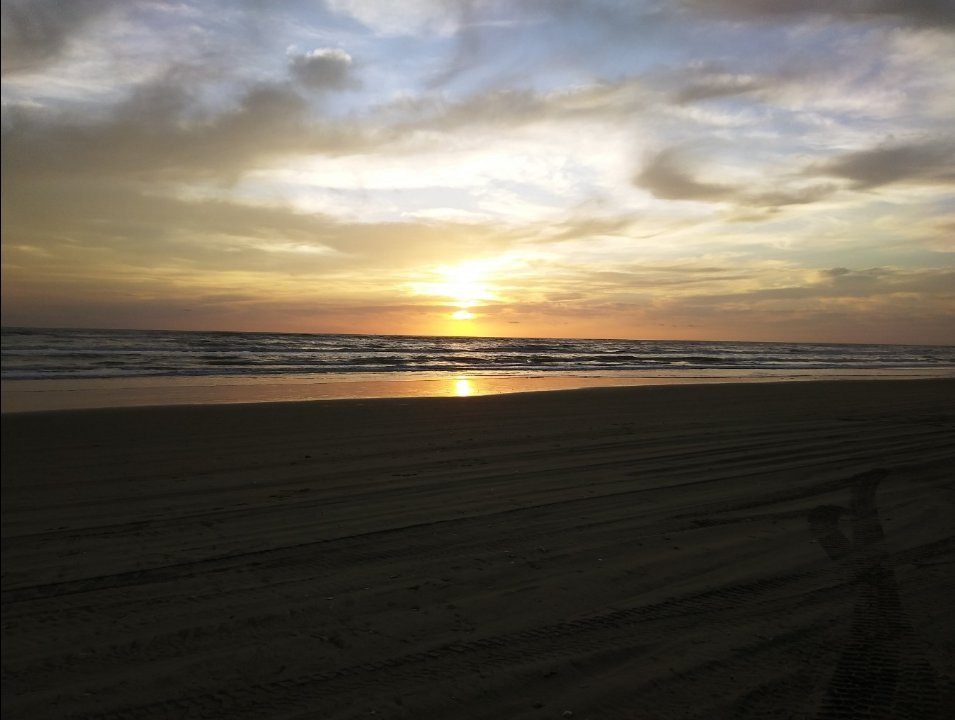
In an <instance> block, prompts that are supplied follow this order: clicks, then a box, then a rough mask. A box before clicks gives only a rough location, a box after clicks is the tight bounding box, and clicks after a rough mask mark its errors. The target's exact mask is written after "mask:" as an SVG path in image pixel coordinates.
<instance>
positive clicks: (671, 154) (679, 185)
mask: <svg viewBox="0 0 955 720" xmlns="http://www.w3.org/2000/svg"><path fill="white" fill-rule="evenodd" d="M691 165H692V163H691V162H690V158H689V157H688V154H687V152H686V151H685V150H684V149H683V148H680V147H672V148H667V149H665V150H663V151H661V152H659V153H657V154H656V155H654V156H653V157H651V158H650V160H649V161H648V162H647V163H646V165H645V166H644V168H643V169H642V170H641V171H640V172H639V173H638V174H637V175H636V177H635V178H634V180H633V181H634V184H635V185H637V186H638V187H642V188H643V189H644V190H647V191H649V192H650V193H651V194H652V195H654V196H655V197H658V198H661V199H663V200H692V201H696V202H709V203H730V204H733V205H736V206H739V207H742V208H745V209H750V210H751V209H757V210H759V212H758V213H757V214H755V215H754V214H751V213H750V214H747V215H745V216H743V217H740V218H737V219H738V220H746V221H760V220H765V219H767V218H768V217H770V216H771V214H772V213H774V212H776V211H778V210H779V209H780V208H783V207H786V206H789V205H808V204H810V203H814V202H819V201H820V200H823V199H825V198H826V197H828V196H829V195H831V194H832V193H833V192H835V191H836V189H837V188H836V186H835V185H833V184H831V183H814V184H810V185H799V186H794V187H783V188H778V189H777V188H774V189H771V190H764V189H753V188H746V187H741V186H737V185H729V184H722V183H713V182H704V181H701V180H698V179H696V178H695V177H694V174H693V171H692V170H691V168H690V166H691Z"/></svg>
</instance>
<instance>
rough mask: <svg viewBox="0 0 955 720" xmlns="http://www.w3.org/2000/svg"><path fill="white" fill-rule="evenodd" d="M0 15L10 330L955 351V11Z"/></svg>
mask: <svg viewBox="0 0 955 720" xmlns="http://www.w3.org/2000/svg"><path fill="white" fill-rule="evenodd" d="M70 7H71V8H72V10H71V12H68V13H67V12H60V11H59V10H58V8H59V5H58V4H56V3H49V2H40V1H39V0H17V1H16V2H9V3H5V4H4V5H3V33H4V34H3V43H2V49H3V65H2V67H3V157H2V162H3V177H2V183H3V189H4V192H3V194H2V203H3V207H2V222H3V226H2V230H3V256H2V261H3V307H2V313H3V317H2V321H3V324H4V325H43V326H54V327H56V326H62V327H71V326H72V327H133V328H170V329H206V330H220V329H221V330H263V331H283V330H287V331H301V332H369V333H396V334H456V335H463V334H476V335H502V336H570V337H628V338H687V339H692V338H699V339H752V340H796V341H798V340H822V341H824V340H828V341H846V342H857V341H862V342H870V341H871V342H926V343H955V323H953V322H952V318H953V317H955V263H953V252H955V240H953V238H955V190H953V188H955V133H953V132H952V129H951V124H952V123H951V119H952V117H955V10H953V9H951V6H950V4H947V3H919V2H913V3H898V2H889V1H888V0H866V2H861V3H832V4H831V8H830V5H829V4H825V3H783V2H766V3H754V2H751V1H750V0H719V1H718V2H717V1H715V0H714V1H713V2H703V0H700V1H699V2H697V1H696V0H691V1H689V2H680V3H675V2H674V3H669V2H656V1H655V0H638V1H636V2H627V3H621V2H611V1H610V0H579V1H577V2H566V3H565V2H561V3H549V2H537V1H536V0H515V1H514V2H507V3H501V2H493V1H490V0H478V1H476V2H468V3H446V2H437V1H436V0H420V1H419V2H408V3H386V2H367V1H364V0H362V1H359V0H328V1H327V2H325V3H234V2H225V0H222V1H221V2H218V1H217V0H209V1H208V2H201V3H200V2H192V1H191V0H186V2H181V3H163V2H156V1H155V0H133V1H129V2H125V1H124V2H120V1H119V0H104V1H103V2H91V3H74V4H71V5H70Z"/></svg>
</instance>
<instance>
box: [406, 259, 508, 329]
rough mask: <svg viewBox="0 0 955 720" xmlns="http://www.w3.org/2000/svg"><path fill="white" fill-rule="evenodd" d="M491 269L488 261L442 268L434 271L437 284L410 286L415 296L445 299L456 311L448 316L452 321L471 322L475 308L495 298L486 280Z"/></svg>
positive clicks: (491, 266) (492, 268)
mask: <svg viewBox="0 0 955 720" xmlns="http://www.w3.org/2000/svg"><path fill="white" fill-rule="evenodd" d="M494 268H495V263H494V262H492V261H487V260H470V261H466V262H462V263H458V264H457V265H442V266H441V267H438V268H436V269H435V270H434V273H435V274H436V275H437V276H438V277H437V281H436V282H430V283H413V284H412V286H411V287H412V290H413V291H414V292H415V293H416V294H421V295H435V296H438V297H442V298H445V299H446V300H447V302H448V304H450V305H451V306H453V307H455V308H457V310H455V311H454V312H452V313H451V318H452V319H453V320H473V319H474V318H476V317H477V314H476V313H474V312H473V310H474V309H475V308H477V307H480V306H481V305H482V304H483V303H485V302H487V301H490V300H496V299H497V296H496V294H495V292H494V290H493V287H492V285H491V281H490V279H489V276H490V274H491V273H492V272H493V270H494Z"/></svg>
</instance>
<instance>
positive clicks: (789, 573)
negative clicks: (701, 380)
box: [2, 380, 955, 720]
mask: <svg viewBox="0 0 955 720" xmlns="http://www.w3.org/2000/svg"><path fill="white" fill-rule="evenodd" d="M953 407H955V381H953V380H911V381H894V380H891V381H890V380H883V381H875V382H868V381H855V382H849V381H843V382H838V381H837V382H800V383H771V384H722V385H704V386H663V387H638V388H612V389H592V390H582V391H571V392H547V393H531V394H512V395H499V396H485V397H468V398H430V399H428V398H415V399H391V400H353V401H334V402H316V403H287V404H281V403H265V404H257V405H218V406H211V405H210V406H181V407H165V408H116V409H111V410H86V411H64V412H51V413H14V414H5V415H3V417H2V443H3V453H2V470H3V474H2V484H3V504H2V519H3V589H2V607H3V616H2V624H3V645H2V655H3V700H2V703H3V707H2V710H3V717H4V718H5V719H6V718H31V719H32V718H134V717H135V718H167V717H175V718H179V717H184V718H185V717H221V718H352V717H356V718H357V717H379V718H488V719H491V718H564V717H571V718H594V719H596V718H627V719H632V718H640V719H649V720H653V719H657V718H658V719H660V720H669V719H671V718H672V719H675V718H701V719H702V718H757V717H758V718H856V717H859V718H861V717H866V718H913V719H914V718H920V719H921V718H933V717H937V718H942V717H948V712H949V711H950V710H951V709H952V707H953V704H955V680H953V668H955V619H953V616H952V614H951V610H950V606H951V600H950V599H951V597H953V596H955V569H953V568H955V565H953V559H955V529H953V523H952V518H953V517H955V470H953V468H955V432H953V431H955V412H953V410H952V408H953Z"/></svg>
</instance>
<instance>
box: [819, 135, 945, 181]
mask: <svg viewBox="0 0 955 720" xmlns="http://www.w3.org/2000/svg"><path fill="white" fill-rule="evenodd" d="M814 171H815V172H820V173H822V174H825V175H830V176H833V177H840V178H845V179H846V180H851V181H852V183H853V186H854V187H856V188H857V189H861V190H867V189H871V188H876V187H880V186H882V185H888V184H890V183H897V182H909V183H924V184H952V183H955V142H953V141H951V140H938V141H934V142H923V143H912V144H900V145H887V146H881V147H877V148H870V149H868V150H858V151H856V152H851V153H847V154H845V155H841V156H839V157H836V158H833V159H831V160H827V161H825V162H823V163H820V164H817V165H814V166H813V167H812V168H811V169H810V170H809V172H810V173H811V172H814Z"/></svg>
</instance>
